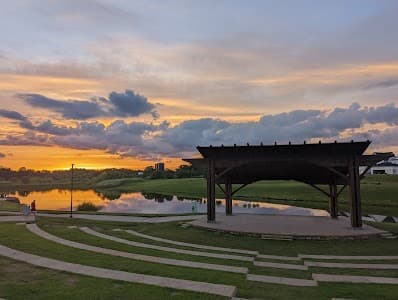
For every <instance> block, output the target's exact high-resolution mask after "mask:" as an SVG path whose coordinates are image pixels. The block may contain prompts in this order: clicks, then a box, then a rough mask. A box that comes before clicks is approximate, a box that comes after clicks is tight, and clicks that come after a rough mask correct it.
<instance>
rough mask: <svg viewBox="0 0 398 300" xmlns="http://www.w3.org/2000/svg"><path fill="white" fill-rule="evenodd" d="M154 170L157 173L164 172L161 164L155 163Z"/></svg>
mask: <svg viewBox="0 0 398 300" xmlns="http://www.w3.org/2000/svg"><path fill="white" fill-rule="evenodd" d="M155 170H156V171H157V172H163V171H164V163H162V162H159V163H156V164H155Z"/></svg>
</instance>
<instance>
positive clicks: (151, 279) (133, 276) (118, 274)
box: [0, 245, 236, 297]
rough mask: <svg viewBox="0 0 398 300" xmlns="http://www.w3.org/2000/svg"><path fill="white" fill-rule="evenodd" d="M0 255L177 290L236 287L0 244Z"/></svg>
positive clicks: (230, 291)
mask: <svg viewBox="0 0 398 300" xmlns="http://www.w3.org/2000/svg"><path fill="white" fill-rule="evenodd" d="M0 255H2V256H6V257H9V258H11V259H14V260H18V261H23V262H26V263H29V264H32V265H35V266H39V267H44V268H48V269H53V270H59V271H65V272H70V273H76V274H81V275H87V276H93V277H99V278H107V279H113V280H121V281H127V282H134V283H143V284H149V285H155V286H160V287H166V288H173V289H178V290H186V291H193V292H200V293H208V294H215V295H221V296H225V297H232V296H234V295H235V294H236V287H234V286H230V285H223V284H214V283H208V282H200V281H191V280H184V279H175V278H169V277H161V276H153V275H144V274H137V273H129V272H124V271H116V270H110V269H104V268H97V267H91V266H85V265H81V264H74V263H68V262H64V261H61V260H56V259H50V258H46V257H43V256H38V255H33V254H28V253H25V252H21V251H18V250H14V249H11V248H8V247H5V246H2V245H0Z"/></svg>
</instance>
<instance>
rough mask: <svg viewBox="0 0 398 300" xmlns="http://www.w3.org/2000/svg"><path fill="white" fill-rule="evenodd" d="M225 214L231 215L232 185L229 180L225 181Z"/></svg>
mask: <svg viewBox="0 0 398 300" xmlns="http://www.w3.org/2000/svg"><path fill="white" fill-rule="evenodd" d="M225 214H226V215H227V216H230V215H232V183H231V179H229V178H228V179H227V180H226V181H225Z"/></svg>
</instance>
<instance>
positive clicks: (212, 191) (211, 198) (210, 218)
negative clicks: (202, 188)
mask: <svg viewBox="0 0 398 300" xmlns="http://www.w3.org/2000/svg"><path fill="white" fill-rule="evenodd" d="M215 220H216V172H215V162H214V160H213V159H209V160H208V167H207V222H215Z"/></svg>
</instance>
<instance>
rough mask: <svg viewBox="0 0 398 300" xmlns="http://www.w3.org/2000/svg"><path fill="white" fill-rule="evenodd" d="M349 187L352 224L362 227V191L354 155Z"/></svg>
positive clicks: (349, 167)
mask: <svg viewBox="0 0 398 300" xmlns="http://www.w3.org/2000/svg"><path fill="white" fill-rule="evenodd" d="M348 171H349V187H350V206H351V226H352V227H354V228H360V227H362V212H361V191H360V176H359V165H358V160H357V159H356V158H355V157H352V158H351V159H350V160H349V166H348Z"/></svg>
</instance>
